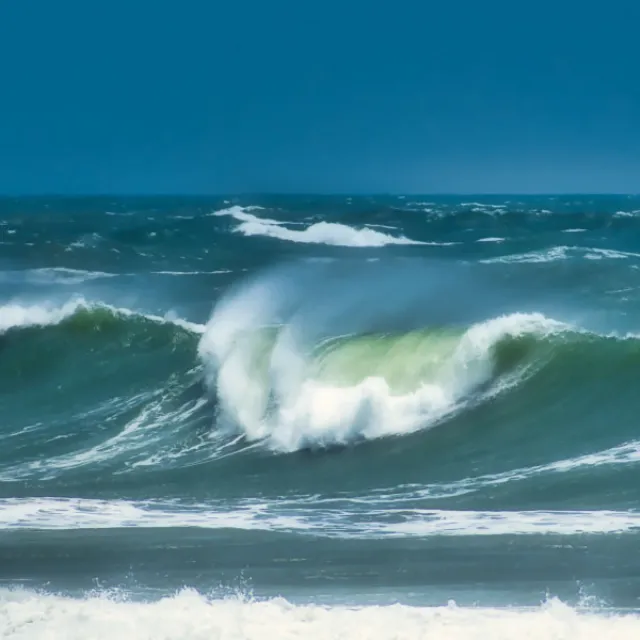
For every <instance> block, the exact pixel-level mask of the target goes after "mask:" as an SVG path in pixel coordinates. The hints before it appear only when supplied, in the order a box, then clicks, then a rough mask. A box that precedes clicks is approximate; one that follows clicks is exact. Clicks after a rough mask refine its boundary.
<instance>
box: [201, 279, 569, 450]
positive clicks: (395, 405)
mask: <svg viewBox="0 0 640 640" xmlns="http://www.w3.org/2000/svg"><path fill="white" fill-rule="evenodd" d="M304 280H305V279H304V277H303V278H302V281H304ZM299 282H300V280H298V283H299ZM352 284H353V283H352ZM316 285H317V286H315V287H313V285H312V282H311V281H306V282H305V283H304V284H302V285H300V286H299V287H297V286H292V280H291V279H290V278H289V277H288V275H283V273H280V274H277V275H273V274H271V275H269V276H268V277H266V278H259V279H257V280H256V281H254V282H253V283H250V284H246V285H243V286H241V287H240V288H239V289H236V290H235V291H233V292H232V293H230V294H229V296H227V297H226V298H225V299H223V300H222V301H221V302H220V304H219V305H218V306H217V307H216V309H215V310H214V313H213V315H212V318H211V320H210V322H209V323H208V325H207V328H206V330H205V333H204V335H203V337H202V339H201V342H200V345H199V353H200V356H201V357H202V359H203V360H204V362H205V364H206V365H207V371H208V379H209V383H210V385H211V386H212V387H213V389H214V391H215V393H216V396H217V399H218V402H219V407H220V409H221V420H222V421H224V420H227V421H228V422H229V423H230V424H232V425H234V426H236V427H239V428H240V430H241V431H242V432H243V433H244V434H245V435H246V437H247V438H248V439H249V440H266V441H267V442H268V443H269V445H270V446H271V447H272V448H274V449H276V450H283V451H293V450H297V449H300V448H305V447H316V446H330V445H336V444H347V443H351V442H354V441H358V440H362V439H373V438H379V437H382V436H390V435H399V434H406V433H410V432H413V431H416V430H419V429H424V428H427V427H430V426H433V425H435V424H437V423H438V422H439V421H440V420H442V419H443V418H444V417H446V416H448V415H451V414H452V413H455V412H457V411H459V410H461V409H463V408H464V407H465V406H468V405H469V404H470V403H473V402H476V401H479V400H481V399H482V398H486V397H487V396H490V395H493V394H495V393H498V392H499V391H500V390H501V389H504V388H506V387H509V386H512V385H513V384H516V383H517V382H518V381H519V380H520V379H521V378H522V377H523V376H525V375H526V372H527V371H528V370H530V369H531V367H532V365H533V362H532V360H531V359H530V358H527V353H528V352H529V350H530V349H531V348H532V344H531V341H532V340H533V341H535V340H536V339H539V338H543V337H544V336H547V335H549V334H553V333H559V332H562V331H563V330H565V329H567V326H566V325H564V324H563V323H561V322H558V321H555V320H553V319H550V318H547V317H545V316H544V315H542V314H539V313H512V314H506V315H501V316H498V317H494V318H489V319H487V320H484V321H480V322H473V323H467V324H466V325H465V324H463V323H462V324H461V323H452V324H446V323H438V324H428V323H427V324H424V323H423V324H421V325H419V326H417V327H415V328H410V329H406V328H402V329H400V328H396V329H391V328H390V327H391V326H392V325H391V324H390V323H389V322H388V320H389V318H390V317H392V316H393V313H391V314H390V313H389V312H387V314H386V316H387V317H386V320H387V322H386V327H385V329H384V330H382V329H377V330H376V329H375V328H374V325H375V322H374V321H372V319H371V314H373V313H375V312H376V305H377V307H378V309H379V303H380V300H377V302H376V304H374V305H373V306H372V305H369V304H367V303H366V296H364V297H363V296H362V295H358V294H362V289H360V290H359V291H356V292H353V295H352V296H345V295H343V294H344V292H345V291H346V288H345V285H344V283H343V284H342V285H338V284H337V283H332V284H331V285H329V286H328V287H326V288H324V287H323V285H322V284H320V283H316ZM347 288H348V287H347ZM395 311H396V312H397V313H398V314H401V313H405V312H406V307H398V308H397V309H396V310H395ZM357 316H360V317H361V319H362V322H357V321H356V322H354V319H355V318H356V317H357ZM365 319H366V320H365ZM358 325H360V326H358ZM365 327H366V328H365Z"/></svg>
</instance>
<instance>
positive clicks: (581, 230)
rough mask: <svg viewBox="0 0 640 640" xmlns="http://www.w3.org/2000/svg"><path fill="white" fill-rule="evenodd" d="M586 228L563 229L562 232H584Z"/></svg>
mask: <svg viewBox="0 0 640 640" xmlns="http://www.w3.org/2000/svg"><path fill="white" fill-rule="evenodd" d="M585 231H586V229H579V228H577V229H563V230H562V233H584V232H585Z"/></svg>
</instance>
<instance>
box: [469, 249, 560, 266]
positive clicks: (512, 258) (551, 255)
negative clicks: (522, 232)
mask: <svg viewBox="0 0 640 640" xmlns="http://www.w3.org/2000/svg"><path fill="white" fill-rule="evenodd" d="M569 249H570V247H566V246H560V247H552V248H551V249H545V250H543V251H531V252H528V253H519V254H513V255H509V256H500V257H499V258H488V259H486V260H481V262H485V263H487V264H489V263H496V262H504V263H511V262H515V263H517V262H555V261H556V260H566V259H567V257H568V256H567V251H568V250H569Z"/></svg>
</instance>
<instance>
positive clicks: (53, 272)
mask: <svg viewBox="0 0 640 640" xmlns="http://www.w3.org/2000/svg"><path fill="white" fill-rule="evenodd" d="M117 276H118V274H117V273H107V272H104V271H85V270H83V269H70V268H67V267H44V268H41V269H28V270H25V271H2V272H0V279H2V280H9V281H19V282H22V281H26V282H28V283H29V284H42V285H51V284H65V285H73V284H81V283H82V282H87V281H90V280H99V279H102V278H114V277H117Z"/></svg>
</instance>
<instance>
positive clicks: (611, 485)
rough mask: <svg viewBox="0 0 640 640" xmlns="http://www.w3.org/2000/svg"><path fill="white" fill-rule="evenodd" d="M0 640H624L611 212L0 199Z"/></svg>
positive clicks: (638, 237)
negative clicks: (406, 639) (245, 639)
mask: <svg viewBox="0 0 640 640" xmlns="http://www.w3.org/2000/svg"><path fill="white" fill-rule="evenodd" d="M0 363H1V366H0V416H1V419H0V637H1V638H3V639H5V638H11V639H21V640H23V639H27V638H28V639H33V638H38V639H39V638H43V639H44V638H47V639H48V640H52V639H64V640H74V639H82V640H89V639H107V638H108V639H112V638H119V639H120V640H133V639H136V640H143V639H154V640H158V639H166V640H169V639H177V638H180V639H191V638H198V639H204V638H207V639H212V638H220V639H224V640H231V639H240V638H250V639H258V638H277V639H279V640H280V639H282V640H284V639H292V638H305V639H309V640H313V639H316V638H331V639H339V638H363V639H364V638H367V639H373V638H396V639H404V638H411V639H418V638H428V639H430V640H445V639H446V640H463V639H464V640H466V639H471V638H474V639H482V640H494V639H496V640H502V639H505V640H506V639H509V640H512V639H513V638H531V639H534V638H535V639H547V638H553V639H556V640H559V639H570V640H591V639H598V640H601V639H602V638H607V640H615V639H617V638H624V639H625V640H626V639H628V638H638V637H640V511H639V510H638V507H639V504H640V422H639V419H640V418H639V416H640V393H639V391H638V381H639V380H640V196H584V195H568V196H536V197H523V196H473V197H470V196H466V197H454V196H439V197H431V196H429V197H427V196H410V195H407V196H395V195H394V196H353V197H349V196H333V197H328V196H327V197H319V196H308V197H307V196H257V195H256V196H243V197H226V198H225V197H100V198H98V197H95V198H62V197H40V198H3V199H0Z"/></svg>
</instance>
